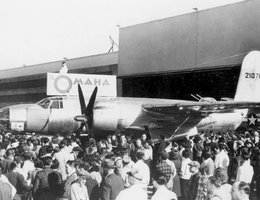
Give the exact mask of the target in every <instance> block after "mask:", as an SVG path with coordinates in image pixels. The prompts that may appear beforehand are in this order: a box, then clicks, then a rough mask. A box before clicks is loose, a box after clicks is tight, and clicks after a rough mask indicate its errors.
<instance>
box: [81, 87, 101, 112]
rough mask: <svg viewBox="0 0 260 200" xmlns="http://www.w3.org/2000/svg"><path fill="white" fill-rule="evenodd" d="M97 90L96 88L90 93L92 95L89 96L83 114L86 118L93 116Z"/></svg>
mask: <svg viewBox="0 0 260 200" xmlns="http://www.w3.org/2000/svg"><path fill="white" fill-rule="evenodd" d="M97 89H98V88H97V86H96V87H95V89H94V91H93V92H92V95H91V97H90V99H89V102H88V105H87V107H86V109H85V112H84V114H85V115H86V116H89V115H91V114H93V108H94V104H95V101H96V96H97Z"/></svg>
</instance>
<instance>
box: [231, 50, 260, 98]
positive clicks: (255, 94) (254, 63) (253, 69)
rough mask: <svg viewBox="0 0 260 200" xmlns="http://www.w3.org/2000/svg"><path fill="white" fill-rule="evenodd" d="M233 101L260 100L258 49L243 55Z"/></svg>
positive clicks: (259, 58)
mask: <svg viewBox="0 0 260 200" xmlns="http://www.w3.org/2000/svg"><path fill="white" fill-rule="evenodd" d="M234 101H252V102H256V101H260V51H251V52H250V53H248V54H247V55H246V56H245V58H244V60H243V63H242V66H241V71H240V76H239V80H238V85H237V90H236V94H235V99H234Z"/></svg>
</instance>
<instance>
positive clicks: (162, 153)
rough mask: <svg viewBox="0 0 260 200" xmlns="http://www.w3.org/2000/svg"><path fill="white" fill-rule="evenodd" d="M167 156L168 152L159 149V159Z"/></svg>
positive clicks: (165, 158) (164, 158)
mask: <svg viewBox="0 0 260 200" xmlns="http://www.w3.org/2000/svg"><path fill="white" fill-rule="evenodd" d="M168 158H169V154H168V153H167V152H166V151H161V152H160V153H159V160H160V159H161V160H167V159H168Z"/></svg>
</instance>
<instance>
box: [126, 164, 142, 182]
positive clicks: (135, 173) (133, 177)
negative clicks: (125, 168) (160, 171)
mask: <svg viewBox="0 0 260 200" xmlns="http://www.w3.org/2000/svg"><path fill="white" fill-rule="evenodd" d="M127 174H128V183H129V184H130V185H135V184H138V183H142V181H143V175H142V174H141V173H140V171H139V170H138V169H135V168H132V170H131V171H130V172H128V173H127Z"/></svg>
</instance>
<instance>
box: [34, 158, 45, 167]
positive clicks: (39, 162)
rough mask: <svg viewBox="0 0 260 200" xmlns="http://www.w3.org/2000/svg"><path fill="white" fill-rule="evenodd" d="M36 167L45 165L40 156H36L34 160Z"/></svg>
mask: <svg viewBox="0 0 260 200" xmlns="http://www.w3.org/2000/svg"><path fill="white" fill-rule="evenodd" d="M34 167H35V168H40V169H42V168H43V167H44V165H43V162H42V160H41V159H39V158H36V159H35V161H34Z"/></svg>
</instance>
